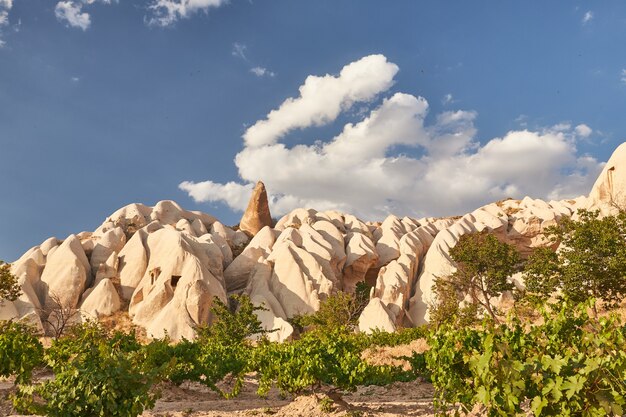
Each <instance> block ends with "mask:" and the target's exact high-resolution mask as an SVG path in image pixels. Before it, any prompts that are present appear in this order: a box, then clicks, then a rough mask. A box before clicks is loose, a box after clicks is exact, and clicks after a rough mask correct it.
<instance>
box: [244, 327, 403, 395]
mask: <svg viewBox="0 0 626 417" xmlns="http://www.w3.org/2000/svg"><path fill="white" fill-rule="evenodd" d="M365 347H366V344H365V343H363V339H361V338H359V337H356V336H355V335H354V334H352V333H350V332H349V331H348V330H347V329H346V328H345V327H344V328H334V329H315V330H312V331H310V332H307V333H306V334H304V336H303V337H302V338H301V339H298V340H295V341H292V342H285V343H270V342H268V341H263V342H262V343H261V344H260V345H259V347H258V348H257V349H256V350H255V351H254V358H253V362H254V368H255V369H256V370H257V372H258V375H259V390H258V392H259V394H260V395H265V394H266V393H267V392H268V391H269V389H270V388H271V387H272V386H276V387H278V389H280V391H281V392H288V393H300V392H302V391H304V390H309V389H319V388H320V387H321V386H322V384H327V385H330V386H332V387H334V388H336V389H341V390H348V391H353V390H355V389H356V387H357V386H358V385H373V384H374V385H384V384H388V383H390V382H393V381H396V380H399V379H403V378H406V374H405V373H404V372H402V370H401V369H400V368H398V367H393V366H374V365H370V364H368V363H367V362H365V361H364V360H363V359H361V353H362V352H363V350H364V349H365Z"/></svg>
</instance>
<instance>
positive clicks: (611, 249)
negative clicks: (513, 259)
mask: <svg viewBox="0 0 626 417" xmlns="http://www.w3.org/2000/svg"><path fill="white" fill-rule="evenodd" d="M578 214H579V219H578V220H576V221H575V220H572V219H569V218H566V219H564V220H563V221H562V222H561V223H560V224H559V225H557V226H553V227H550V228H549V229H547V235H548V237H549V239H550V240H551V241H552V242H553V243H555V244H558V243H560V244H561V248H560V249H559V251H558V252H554V251H552V250H551V249H549V248H539V249H537V250H536V251H535V252H534V253H533V254H532V255H531V256H530V258H529V260H528V263H527V264H526V267H525V271H524V278H525V282H526V287H527V291H528V292H529V293H530V294H531V295H535V296H538V297H539V298H540V299H547V298H548V297H550V296H553V295H555V294H556V293H557V291H559V292H560V294H558V295H557V297H558V298H560V299H569V300H571V301H573V302H575V303H581V302H585V301H587V300H590V299H597V300H602V301H603V302H604V303H605V304H606V305H607V306H609V307H614V306H616V305H617V304H618V303H619V302H621V300H622V299H623V297H624V295H626V212H620V213H619V214H618V215H616V216H607V217H603V218H600V217H599V212H597V211H588V210H579V212H578ZM593 310H594V314H596V315H597V305H596V304H595V303H593Z"/></svg>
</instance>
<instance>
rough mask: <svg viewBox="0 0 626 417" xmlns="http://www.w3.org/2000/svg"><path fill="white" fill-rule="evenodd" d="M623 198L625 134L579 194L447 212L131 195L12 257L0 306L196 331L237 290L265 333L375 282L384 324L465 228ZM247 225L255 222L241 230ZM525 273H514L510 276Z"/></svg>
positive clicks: (412, 306)
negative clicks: (133, 200)
mask: <svg viewBox="0 0 626 417" xmlns="http://www.w3.org/2000/svg"><path fill="white" fill-rule="evenodd" d="M624 203H626V145H621V146H620V147H619V148H618V149H617V150H616V152H615V154H614V155H613V156H612V157H611V159H610V160H609V162H608V163H607V165H606V167H605V169H604V170H603V172H602V174H601V175H600V177H599V178H598V180H597V181H596V184H595V185H594V187H593V189H592V191H591V194H590V196H589V197H588V198H586V197H579V198H577V199H573V200H563V201H547V202H546V201H542V200H535V199H532V198H529V197H526V198H524V199H522V200H512V199H508V200H503V201H499V202H497V203H492V204H488V205H485V206H483V207H480V208H478V209H476V210H474V211H472V212H471V213H467V214H465V215H463V216H460V217H454V218H452V217H451V218H432V217H427V218H420V219H415V218H410V217H403V218H399V217H397V216H393V215H390V216H388V217H387V218H386V219H384V220H383V221H382V222H380V223H371V222H364V221H362V220H360V219H358V218H357V217H355V216H353V215H350V214H344V213H340V212H337V211H321V212H319V211H316V210H314V209H310V208H306V209H305V208H299V209H296V210H293V211H292V212H290V213H287V214H286V215H284V216H283V217H282V218H281V219H279V220H278V221H277V223H276V225H275V226H274V227H273V228H272V225H271V218H270V215H269V207H268V204H267V195H266V192H265V189H264V186H263V184H262V183H258V184H257V186H256V187H255V190H254V193H253V195H252V198H251V199H250V203H249V205H248V209H247V210H246V213H245V214H244V216H243V218H242V221H241V224H240V230H234V229H232V228H229V227H227V226H225V225H224V224H222V223H220V222H218V221H217V220H216V219H215V218H214V217H212V216H210V215H208V214H204V213H200V212H193V211H187V210H184V209H182V208H181V207H180V206H179V205H178V204H176V203H175V202H172V201H161V202H159V203H157V204H156V205H155V206H154V207H148V206H145V205H142V204H131V205H128V206H126V207H123V208H121V209H119V210H118V211H116V212H115V213H113V214H112V215H111V216H110V217H109V218H107V219H105V221H104V222H103V223H102V225H101V226H99V227H98V228H97V229H96V230H95V231H93V232H82V233H79V234H77V235H70V236H68V237H67V238H66V239H64V240H58V239H56V238H50V239H48V240H46V241H44V242H43V243H42V244H41V245H38V246H35V247H33V248H32V249H30V250H29V251H28V252H26V253H25V254H24V255H23V256H22V257H21V258H20V259H18V260H17V261H16V262H14V263H13V264H12V271H13V273H14V274H15V275H16V276H17V277H18V279H19V282H20V285H21V286H22V291H23V294H22V296H21V297H20V298H19V299H18V300H16V301H14V302H7V301H5V302H3V303H2V304H0V319H6V318H22V319H24V320H28V321H30V322H31V323H33V324H34V325H36V326H38V327H41V326H42V322H41V320H40V314H42V312H45V310H46V308H47V307H50V305H51V297H53V296H54V297H57V298H58V299H60V301H61V302H62V303H63V304H64V305H67V306H70V307H72V308H78V309H80V310H81V311H82V314H83V316H84V317H102V316H106V315H109V314H113V313H116V312H120V311H121V312H122V313H124V312H125V313H128V314H129V315H130V317H131V318H132V320H133V322H134V323H135V324H137V325H138V326H142V327H144V328H145V329H146V331H147V334H148V335H149V336H153V337H160V336H163V335H164V334H166V333H167V334H168V335H169V336H170V337H172V338H173V339H180V338H182V337H185V338H193V337H194V328H195V327H196V326H198V325H202V324H210V323H211V322H212V320H213V317H212V315H211V305H212V303H213V300H214V299H215V297H218V298H219V299H221V300H226V297H227V295H228V294H229V293H245V294H247V295H249V296H250V298H251V300H252V301H253V303H255V304H257V305H262V306H264V307H265V309H266V310H262V311H257V316H258V317H259V320H260V321H261V323H262V325H263V327H264V328H265V329H267V330H275V331H273V332H271V333H269V337H270V338H272V339H274V340H285V339H288V338H290V337H291V336H292V334H293V332H294V329H293V327H292V326H291V325H290V324H289V322H288V319H289V318H291V317H293V316H294V315H297V314H307V313H313V312H315V311H316V310H317V309H318V308H319V306H320V303H322V302H323V301H324V300H325V299H326V298H327V297H329V296H331V295H332V294H334V293H335V292H337V291H347V292H353V291H355V288H356V286H357V284H358V283H361V282H366V283H367V284H368V285H369V286H370V287H371V290H370V300H369V304H368V305H367V306H366V308H365V310H364V311H363V313H362V315H361V317H360V318H359V323H358V327H359V329H360V330H361V331H363V332H370V331H373V330H374V329H377V328H378V329H382V330H386V331H393V330H394V329H397V328H398V327H402V326H415V325H419V324H422V323H426V322H428V320H429V313H428V309H429V306H430V305H431V304H432V303H436V302H437V300H436V298H435V296H434V294H433V292H432V287H433V284H434V281H435V279H436V278H437V277H440V276H445V275H448V274H450V273H452V272H454V270H455V265H454V262H453V261H452V260H451V258H450V256H449V251H450V249H451V248H452V247H454V246H455V245H456V243H457V242H458V241H459V239H460V237H461V236H463V235H465V234H468V233H476V232H480V231H483V230H487V231H489V232H490V233H493V234H494V235H495V236H496V237H498V239H500V240H502V241H504V242H507V243H510V244H513V245H515V247H516V248H517V249H518V250H519V251H520V252H522V254H524V255H527V254H529V253H530V252H531V251H532V250H533V249H534V248H536V247H539V246H543V245H548V244H549V242H548V241H546V239H545V237H544V235H543V233H544V230H545V228H546V227H548V226H550V225H553V224H555V223H556V222H558V221H560V219H562V218H563V217H570V216H572V217H575V216H576V211H577V210H578V209H580V208H591V209H596V208H598V209H601V210H602V211H603V212H605V213H606V212H610V211H611V210H615V208H616V207H617V206H622V207H623V204H624ZM250 236H253V237H252V239H250ZM518 284H519V285H523V283H522V282H519V283H518Z"/></svg>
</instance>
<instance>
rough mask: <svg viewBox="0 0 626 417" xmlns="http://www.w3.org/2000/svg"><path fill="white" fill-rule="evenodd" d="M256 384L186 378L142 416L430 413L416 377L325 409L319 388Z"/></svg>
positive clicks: (1, 386)
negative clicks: (223, 388) (288, 389)
mask: <svg viewBox="0 0 626 417" xmlns="http://www.w3.org/2000/svg"><path fill="white" fill-rule="evenodd" d="M256 388H257V384H256V381H255V380H254V379H253V378H249V379H248V380H247V381H246V384H245V386H244V388H243V390H242V392H241V394H240V395H239V396H238V397H236V398H233V399H230V400H225V399H223V398H221V397H220V396H218V395H217V394H215V393H214V392H212V391H210V390H209V389H208V388H206V387H204V386H202V385H199V384H195V383H185V384H183V385H181V386H180V387H176V386H173V385H169V384H167V385H163V386H162V387H161V392H162V397H161V399H160V400H159V401H158V402H157V404H156V406H155V407H154V409H152V410H149V411H146V412H144V413H143V414H142V417H234V416H275V417H325V416H352V417H358V416H362V417H365V416H381V417H392V416H432V415H433V410H432V397H433V388H432V385H430V384H428V383H425V382H420V381H414V382H410V383H394V384H392V385H388V386H385V387H376V386H369V387H361V388H359V389H358V390H357V391H356V392H354V393H349V394H346V395H344V396H343V400H345V401H346V402H347V403H348V404H349V405H350V406H349V408H346V407H344V406H341V405H338V404H337V403H335V404H333V405H331V407H332V409H331V410H328V411H323V410H324V407H323V403H324V401H322V402H321V403H320V400H321V399H322V398H324V397H325V396H324V395H323V394H318V395H317V397H316V396H314V395H306V396H299V397H295V398H293V397H291V396H287V397H284V396H281V395H280V394H279V393H278V392H277V391H275V390H272V391H271V392H270V393H269V394H268V396H267V398H260V397H259V396H257V394H256ZM11 391H12V383H11V382H9V381H2V382H0V416H3V417H4V416H12V417H17V416H18V415H17V414H14V411H13V409H12V407H11V404H10V402H9V401H8V398H7V396H8V394H9V393H10V392H11Z"/></svg>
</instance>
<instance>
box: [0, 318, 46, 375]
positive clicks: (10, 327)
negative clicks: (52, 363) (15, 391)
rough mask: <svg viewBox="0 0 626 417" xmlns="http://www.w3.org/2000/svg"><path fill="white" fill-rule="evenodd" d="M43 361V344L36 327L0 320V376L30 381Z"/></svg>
mask: <svg viewBox="0 0 626 417" xmlns="http://www.w3.org/2000/svg"><path fill="white" fill-rule="evenodd" d="M42 361H43V346H42V345H41V343H40V342H39V339H38V338H37V336H36V333H35V329H34V328H32V327H30V326H28V325H26V324H23V323H19V322H14V321H0V376H3V377H9V376H16V382H17V383H27V382H29V381H30V379H31V376H32V372H33V369H35V368H36V367H38V366H40V365H41V364H42Z"/></svg>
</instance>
